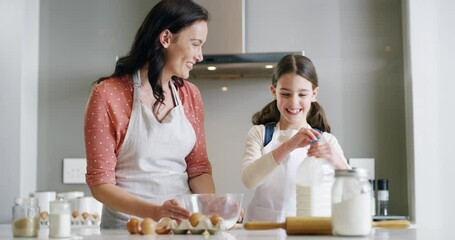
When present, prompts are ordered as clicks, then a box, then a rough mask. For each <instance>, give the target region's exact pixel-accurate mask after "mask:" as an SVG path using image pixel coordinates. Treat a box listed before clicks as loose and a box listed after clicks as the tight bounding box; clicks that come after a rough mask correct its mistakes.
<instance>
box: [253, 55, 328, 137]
mask: <svg viewBox="0 0 455 240" xmlns="http://www.w3.org/2000/svg"><path fill="white" fill-rule="evenodd" d="M287 73H295V74H297V75H299V76H301V77H303V78H305V79H307V80H308V81H310V82H311V83H312V85H313V89H315V88H317V87H318V75H317V73H316V68H315V67H314V65H313V63H312V62H311V60H310V59H309V58H307V57H305V56H302V55H286V56H284V57H283V58H281V59H280V61H279V62H278V64H277V66H276V68H275V70H274V71H273V75H272V85H273V86H274V87H276V85H277V82H278V80H279V79H280V77H281V76H283V75H285V74H287ZM280 117H281V114H280V112H279V111H278V107H277V103H276V100H273V101H272V102H270V103H269V104H267V105H266V106H265V107H264V108H263V109H262V110H261V111H259V112H257V113H255V114H254V115H253V118H252V122H253V124H254V125H259V124H266V123H270V122H278V121H280ZM307 122H308V124H310V126H311V127H313V128H317V129H319V130H322V131H324V132H329V133H330V125H329V122H328V121H327V117H326V116H325V112H324V109H323V108H322V106H321V105H319V103H317V102H312V103H311V108H310V111H309V112H308V116H307Z"/></svg>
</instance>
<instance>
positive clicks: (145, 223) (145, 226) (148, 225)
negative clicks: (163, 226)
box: [141, 218, 155, 235]
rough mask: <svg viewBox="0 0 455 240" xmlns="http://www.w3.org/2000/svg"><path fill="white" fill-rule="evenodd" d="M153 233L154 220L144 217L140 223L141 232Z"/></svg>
mask: <svg viewBox="0 0 455 240" xmlns="http://www.w3.org/2000/svg"><path fill="white" fill-rule="evenodd" d="M154 233H155V221H153V219H151V218H144V220H142V223H141V234H145V235H147V234H154Z"/></svg>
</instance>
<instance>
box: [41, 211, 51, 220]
mask: <svg viewBox="0 0 455 240" xmlns="http://www.w3.org/2000/svg"><path fill="white" fill-rule="evenodd" d="M48 215H49V214H48V213H47V212H46V211H42V212H41V213H40V215H39V216H40V217H41V219H46V218H47V216H48Z"/></svg>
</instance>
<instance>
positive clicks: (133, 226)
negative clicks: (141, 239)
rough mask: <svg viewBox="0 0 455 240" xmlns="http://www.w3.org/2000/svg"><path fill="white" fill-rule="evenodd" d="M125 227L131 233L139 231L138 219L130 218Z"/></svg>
mask: <svg viewBox="0 0 455 240" xmlns="http://www.w3.org/2000/svg"><path fill="white" fill-rule="evenodd" d="M126 228H127V229H128V232H130V233H131V234H136V233H139V220H138V219H137V218H130V219H129V220H128V223H127V224H126Z"/></svg>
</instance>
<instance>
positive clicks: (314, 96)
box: [311, 87, 319, 102]
mask: <svg viewBox="0 0 455 240" xmlns="http://www.w3.org/2000/svg"><path fill="white" fill-rule="evenodd" d="M318 93H319V87H316V88H315V89H313V97H312V98H311V101H312V102H316V97H317V96H318Z"/></svg>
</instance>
